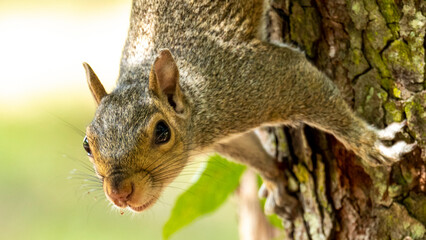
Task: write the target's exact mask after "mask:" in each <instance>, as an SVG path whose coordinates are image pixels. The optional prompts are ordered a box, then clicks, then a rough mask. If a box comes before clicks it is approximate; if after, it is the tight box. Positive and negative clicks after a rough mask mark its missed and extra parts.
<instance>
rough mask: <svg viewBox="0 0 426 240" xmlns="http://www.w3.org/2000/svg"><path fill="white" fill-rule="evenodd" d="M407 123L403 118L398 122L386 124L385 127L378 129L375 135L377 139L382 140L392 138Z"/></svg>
mask: <svg viewBox="0 0 426 240" xmlns="http://www.w3.org/2000/svg"><path fill="white" fill-rule="evenodd" d="M406 124H407V120H404V121H402V122H400V123H398V122H394V123H391V124H390V125H388V126H387V127H386V128H385V129H382V130H378V131H377V135H378V136H379V139H382V140H392V139H394V138H395V135H396V134H397V133H399V132H401V131H402V128H403V127H404V126H405V125H406Z"/></svg>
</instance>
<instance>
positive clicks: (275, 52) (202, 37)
mask: <svg viewBox="0 0 426 240" xmlns="http://www.w3.org/2000/svg"><path fill="white" fill-rule="evenodd" d="M268 8H269V1H267V0H228V1H220V0H214V1H211V0H197V1H191V0H176V1H167V0H134V1H133V5H132V13H131V18H130V28H129V33H128V37H127V41H126V44H125V47H124V50H123V54H122V59H121V65H120V74H119V78H118V82H117V86H116V88H115V89H114V90H113V91H112V92H111V93H107V92H106V91H105V89H104V87H103V86H102V84H101V82H100V81H99V79H98V77H97V76H96V74H95V73H94V71H93V70H92V69H91V68H90V66H89V65H88V64H87V63H84V67H85V69H86V75H87V80H88V84H89V87H90V90H91V92H92V94H93V96H94V98H95V100H96V102H97V104H98V107H97V111H96V114H95V117H94V119H93V121H92V122H91V123H90V125H89V126H88V127H87V130H86V137H85V139H84V141H83V146H84V148H85V149H86V151H87V152H88V154H89V156H90V159H91V161H92V162H93V164H94V167H95V170H96V173H97V174H98V176H99V177H100V178H101V179H102V181H103V188H104V191H105V194H106V196H107V198H109V199H110V200H111V201H112V202H113V203H114V204H115V205H116V206H118V207H120V208H126V207H129V208H130V209H132V210H134V211H136V212H140V211H143V210H145V209H147V208H149V207H151V206H152V205H153V204H154V203H155V202H156V201H157V199H158V198H159V196H160V194H161V192H162V190H163V189H164V188H165V187H166V186H167V185H168V184H169V183H170V182H171V181H173V179H174V178H176V177H177V176H178V175H179V173H180V172H181V171H182V169H183V168H184V167H185V165H186V164H187V163H188V161H189V159H190V158H191V157H193V156H194V155H197V154H199V153H204V152H209V151H216V152H219V153H220V154H222V155H224V156H226V157H229V158H231V159H234V160H236V161H239V162H242V163H244V164H247V165H249V166H251V167H253V168H254V169H256V170H258V171H259V172H267V173H270V174H269V175H268V176H262V177H263V178H264V180H265V182H267V183H268V184H266V188H267V190H268V191H269V192H270V193H271V194H269V196H270V199H272V201H273V203H274V204H277V205H278V206H282V205H285V204H286V203H285V201H284V200H283V198H282V197H281V196H280V192H281V191H279V190H277V189H279V188H280V186H279V184H280V178H282V177H283V176H281V175H279V171H278V170H277V169H276V165H275V164H276V163H275V162H276V161H275V160H274V158H273V157H271V156H270V155H269V154H267V153H266V151H265V150H264V149H263V147H262V146H261V143H260V140H259V138H258V137H257V135H256V134H255V133H254V131H253V130H254V129H256V128H257V127H259V126H272V125H278V124H292V123H297V122H303V123H306V124H308V125H310V126H313V127H316V128H318V129H321V130H323V131H325V132H328V133H330V134H332V135H334V136H335V137H336V138H337V139H338V140H339V141H340V142H342V143H343V144H344V145H345V147H347V148H348V149H350V150H352V151H354V152H355V153H356V154H357V155H358V156H360V157H361V158H362V159H363V160H364V161H366V162H367V163H368V164H370V165H372V166H377V165H383V164H386V165H390V164H392V163H394V162H396V161H398V160H399V159H400V157H401V155H403V154H404V153H407V152H409V151H411V150H412V149H413V148H414V146H415V144H407V143H405V142H398V143H396V144H395V145H393V146H391V147H386V146H385V145H383V143H382V142H381V140H382V139H393V138H394V136H395V134H396V133H397V132H398V131H400V130H401V128H402V127H403V126H404V124H405V123H404V122H402V123H393V124H391V125H389V126H388V127H387V128H386V129H384V130H377V129H375V128H374V127H372V126H369V125H368V124H367V123H366V122H365V121H364V120H362V119H360V118H358V117H357V116H355V115H354V113H353V111H352V110H351V108H350V107H349V106H348V105H347V104H346V103H345V101H344V100H343V98H342V97H341V95H340V93H339V91H338V89H337V87H336V86H335V85H334V84H333V82H332V81H331V80H330V79H329V78H327V76H325V74H323V73H322V72H320V71H319V70H318V69H317V68H315V67H314V66H313V65H312V64H311V63H310V62H309V61H308V60H307V58H306V57H305V55H304V53H303V52H301V51H299V50H297V49H295V48H292V47H289V46H287V45H284V44H274V43H269V42H266V41H265V35H266V34H265V32H264V31H265V22H266V21H265V12H266V11H267V10H268Z"/></svg>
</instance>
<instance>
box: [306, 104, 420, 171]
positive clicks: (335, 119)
mask: <svg viewBox="0 0 426 240" xmlns="http://www.w3.org/2000/svg"><path fill="white" fill-rule="evenodd" d="M331 99H332V100H331V101H330V102H329V103H330V105H329V106H326V107H323V108H317V111H316V112H315V114H314V115H310V116H308V117H307V118H306V119H304V121H305V122H306V123H307V124H309V125H312V126H315V127H317V128H320V129H322V130H324V131H326V132H329V133H331V134H333V135H334V136H335V137H337V138H338V139H339V141H341V142H342V143H343V144H344V145H345V146H346V147H347V148H348V149H351V150H353V151H354V152H355V153H356V154H357V155H358V156H360V157H361V159H363V160H365V161H366V163H367V164H368V165H370V166H379V165H391V164H392V163H394V162H397V161H399V160H400V158H401V157H402V155H404V154H406V153H408V152H410V151H412V150H413V149H414V148H415V146H416V143H413V144H408V143H406V142H402V141H400V142H397V143H396V144H394V145H393V146H389V147H388V146H385V145H384V144H383V142H382V140H392V139H393V138H394V137H395V135H396V133H397V132H400V131H401V130H402V128H403V127H404V126H405V122H401V123H392V124H390V125H389V126H388V127H387V128H385V129H382V130H378V129H376V128H374V127H373V126H370V125H369V124H368V123H367V122H366V121H365V120H363V119H361V118H359V117H357V116H355V114H354V113H353V111H352V110H351V109H350V108H349V106H348V105H347V104H346V103H345V102H344V100H343V99H342V98H340V97H339V96H336V97H335V98H334V99H333V98H331ZM318 109H320V111H318ZM321 111H324V112H321ZM318 116H324V117H322V118H321V117H318Z"/></svg>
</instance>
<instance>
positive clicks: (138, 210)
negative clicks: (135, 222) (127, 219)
mask: <svg viewBox="0 0 426 240" xmlns="http://www.w3.org/2000/svg"><path fill="white" fill-rule="evenodd" d="M154 202H155V198H153V199H151V200H149V201H148V202H146V203H145V204H143V205H142V206H137V207H136V206H132V205H129V208H130V209H132V210H133V211H135V212H142V211H143V210H145V209H147V208H149V207H150V206H151V205H153V204H154Z"/></svg>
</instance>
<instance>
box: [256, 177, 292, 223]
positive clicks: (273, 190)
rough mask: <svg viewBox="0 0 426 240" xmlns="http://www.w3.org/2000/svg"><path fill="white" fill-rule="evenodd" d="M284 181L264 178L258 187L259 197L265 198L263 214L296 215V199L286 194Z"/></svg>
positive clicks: (287, 216)
mask: <svg viewBox="0 0 426 240" xmlns="http://www.w3.org/2000/svg"><path fill="white" fill-rule="evenodd" d="M285 186H286V182H285V180H284V179H282V180H279V179H277V180H272V181H271V180H265V179H264V182H263V184H262V186H261V187H260V189H259V192H258V196H259V198H266V202H265V207H264V211H265V214H267V215H271V214H277V215H278V216H280V217H284V218H287V219H293V218H294V217H295V215H296V212H297V211H296V209H297V205H298V201H297V200H296V199H295V198H294V197H293V196H290V195H288V194H287V192H286V190H285Z"/></svg>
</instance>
